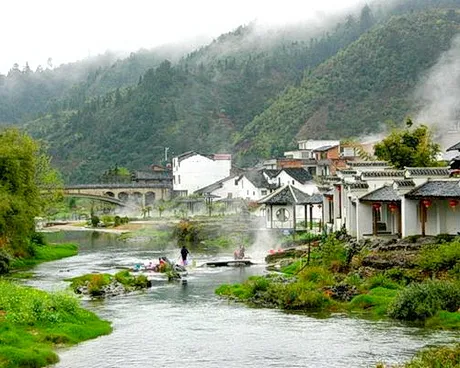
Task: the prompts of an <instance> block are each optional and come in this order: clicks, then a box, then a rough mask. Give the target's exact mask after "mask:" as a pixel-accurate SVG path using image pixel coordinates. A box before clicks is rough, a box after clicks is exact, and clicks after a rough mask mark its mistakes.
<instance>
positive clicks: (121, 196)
mask: <svg viewBox="0 0 460 368" xmlns="http://www.w3.org/2000/svg"><path fill="white" fill-rule="evenodd" d="M118 199H119V200H120V201H123V202H127V201H128V199H129V194H128V193H127V192H120V193H118Z"/></svg>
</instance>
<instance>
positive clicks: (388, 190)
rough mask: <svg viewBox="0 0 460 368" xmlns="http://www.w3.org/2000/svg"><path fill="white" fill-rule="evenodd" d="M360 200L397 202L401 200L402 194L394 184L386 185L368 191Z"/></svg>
mask: <svg viewBox="0 0 460 368" xmlns="http://www.w3.org/2000/svg"><path fill="white" fill-rule="evenodd" d="M359 200H360V201H364V202H397V201H400V200H401V196H400V195H399V194H398V192H397V191H396V190H395V189H393V187H392V186H389V185H385V186H383V187H381V188H378V189H376V190H374V191H372V192H370V193H367V194H366V195H364V196H363V197H361V198H360V199H359Z"/></svg>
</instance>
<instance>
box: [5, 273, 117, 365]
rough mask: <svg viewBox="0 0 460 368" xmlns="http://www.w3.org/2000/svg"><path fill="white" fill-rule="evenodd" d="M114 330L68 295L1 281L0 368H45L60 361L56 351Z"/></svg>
mask: <svg viewBox="0 0 460 368" xmlns="http://www.w3.org/2000/svg"><path fill="white" fill-rule="evenodd" d="M111 330H112V328H111V326H110V323H109V322H107V321H104V320H101V319H100V318H99V317H97V316H96V315H95V314H94V313H92V312H90V311H87V310H85V309H83V308H81V307H80V305H79V301H78V300H77V299H76V298H75V297H74V296H72V295H69V294H67V293H62V292H61V293H46V292H44V291H41V290H37V289H33V288H29V287H24V286H19V285H16V284H14V283H12V282H9V281H5V280H0V368H14V367H43V366H47V365H50V364H53V363H56V362H57V361H58V357H57V355H56V353H54V351H53V349H54V348H55V347H56V346H57V345H63V344H64V345H71V344H76V343H79V342H81V341H84V340H88V339H92V338H95V337H97V336H100V335H104V334H108V333H110V332H111Z"/></svg>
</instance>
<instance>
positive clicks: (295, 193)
mask: <svg viewBox="0 0 460 368" xmlns="http://www.w3.org/2000/svg"><path fill="white" fill-rule="evenodd" d="M309 199H310V195H309V194H307V193H304V192H302V191H301V190H299V189H297V188H296V187H293V186H291V185H286V186H284V187H282V188H280V189H278V190H277V191H275V192H273V193H271V194H269V195H268V196H266V197H265V198H262V199H261V200H260V201H259V203H260V204H294V203H295V204H306V203H308V200H309Z"/></svg>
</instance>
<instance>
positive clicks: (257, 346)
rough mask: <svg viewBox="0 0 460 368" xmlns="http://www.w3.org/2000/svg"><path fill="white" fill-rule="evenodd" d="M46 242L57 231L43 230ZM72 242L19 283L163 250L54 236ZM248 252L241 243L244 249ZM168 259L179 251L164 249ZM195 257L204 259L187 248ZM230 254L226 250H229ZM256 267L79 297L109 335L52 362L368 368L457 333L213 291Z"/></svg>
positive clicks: (46, 281)
mask: <svg viewBox="0 0 460 368" xmlns="http://www.w3.org/2000/svg"><path fill="white" fill-rule="evenodd" d="M52 237H53V238H54V239H53V240H55V237H56V235H54V236H52ZM59 238H60V240H62V241H69V240H70V241H74V242H78V243H79V245H80V253H79V255H78V256H75V257H71V258H67V259H62V260H59V261H55V262H49V263H45V264H42V265H39V266H38V267H37V268H36V269H35V270H34V271H35V277H34V278H33V279H31V280H30V281H28V284H30V285H33V286H35V287H39V288H42V289H45V290H61V289H63V288H65V287H66V286H67V283H66V282H65V281H64V279H65V278H69V277H73V276H78V275H82V274H85V273H89V272H110V273H112V272H113V273H114V272H116V271H117V269H118V268H119V267H123V266H131V265H133V264H134V263H135V262H138V261H140V260H141V261H142V260H148V259H155V258H158V256H159V255H162V254H164V253H160V252H155V251H152V249H151V248H149V246H148V245H147V244H142V243H135V244H126V243H123V242H118V241H116V238H115V236H114V235H111V234H98V233H92V232H71V233H60V235H59ZM249 251H250V250H249ZM167 255H169V257H170V258H171V259H175V258H176V257H177V255H178V251H174V252H170V253H169V254H167ZM194 256H195V261H196V262H197V264H200V262H202V261H204V260H207V259H210V258H206V256H204V255H194ZM228 256H230V255H228ZM264 272H265V271H264V266H263V265H260V266H251V267H247V268H227V267H224V268H213V269H206V268H196V269H194V270H192V271H191V272H190V274H189V276H188V279H187V283H168V282H166V281H164V280H162V279H159V280H157V281H154V285H153V286H152V288H151V289H149V290H147V291H145V292H140V293H133V294H128V295H123V296H119V297H113V298H111V299H108V300H102V301H91V300H83V301H82V302H83V304H84V306H85V307H86V308H89V309H91V310H93V311H94V312H96V313H97V314H98V315H99V316H101V317H102V318H104V319H107V320H110V321H112V323H113V333H112V334H110V335H108V336H102V337H99V338H97V339H94V340H90V341H87V342H84V343H81V344H79V345H77V346H74V347H70V348H65V349H61V350H59V351H58V354H59V356H60V359H61V361H60V362H59V363H58V364H57V365H55V366H54V367H56V368H80V367H81V368H88V367H98V368H105V367H107V368H109V367H110V368H113V367H133V368H134V367H142V368H145V367H159V366H163V367H173V368H175V367H178V368H179V367H187V368H193V367H200V368H217V367H235V368H237V367H238V368H239V367H283V368H285V367H375V365H376V363H377V362H387V363H398V362H402V361H405V360H408V359H409V358H410V357H411V356H412V355H413V354H414V353H415V352H416V351H418V350H420V349H421V348H423V347H426V346H429V345H434V344H444V343H452V342H455V341H456V340H457V341H458V337H459V334H455V333H451V332H432V331H427V330H422V329H418V328H412V327H408V326H404V325H401V324H396V323H391V322H382V321H380V322H376V321H366V320H362V319H355V318H348V317H346V316H343V315H336V316H333V317H330V318H327V319H321V318H313V317H309V316H305V315H300V314H289V313H284V312H281V311H277V310H269V309H253V308H248V307H246V306H245V305H242V304H236V303H232V302H228V301H226V300H222V299H220V298H218V297H217V296H215V294H214V290H215V288H216V287H217V286H218V285H220V284H222V283H234V282H240V281H243V280H245V279H246V278H247V277H248V276H250V275H254V274H263V273H264Z"/></svg>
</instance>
